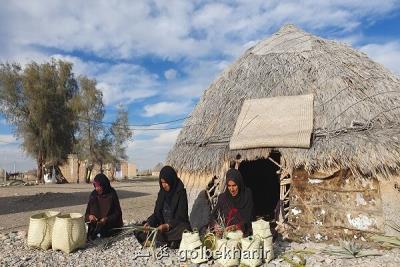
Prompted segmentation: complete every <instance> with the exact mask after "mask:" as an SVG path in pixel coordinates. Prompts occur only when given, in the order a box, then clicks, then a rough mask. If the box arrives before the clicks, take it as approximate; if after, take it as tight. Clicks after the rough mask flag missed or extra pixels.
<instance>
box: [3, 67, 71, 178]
mask: <svg viewBox="0 0 400 267" xmlns="http://www.w3.org/2000/svg"><path fill="white" fill-rule="evenodd" d="M77 91H78V86H77V82H76V80H75V78H74V74H73V73H72V64H71V63H68V62H64V61H61V60H57V61H56V60H51V61H50V62H48V63H43V64H38V63H36V62H32V63H30V64H28V65H26V66H25V68H21V66H20V65H18V64H16V63H14V64H9V63H7V64H0V100H1V106H0V108H1V112H2V113H3V114H4V115H5V117H6V119H7V121H8V122H9V123H10V124H12V125H13V126H14V130H15V132H14V133H15V134H16V136H17V137H18V138H21V139H22V147H23V149H24V150H25V151H26V152H27V154H28V155H30V156H32V157H33V158H35V159H36V162H37V177H38V180H39V181H42V179H43V166H44V164H45V163H50V164H58V163H59V161H60V160H63V159H65V158H66V157H67V155H68V153H70V152H71V148H72V143H73V136H74V132H75V129H76V127H75V126H76V123H75V120H76V116H74V112H73V108H72V106H73V102H74V99H75V98H76V94H77Z"/></svg>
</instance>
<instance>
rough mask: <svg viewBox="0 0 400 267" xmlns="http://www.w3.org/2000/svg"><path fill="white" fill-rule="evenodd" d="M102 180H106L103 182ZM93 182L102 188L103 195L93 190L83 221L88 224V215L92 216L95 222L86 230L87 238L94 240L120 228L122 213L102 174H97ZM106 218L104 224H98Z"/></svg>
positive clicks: (112, 190)
mask: <svg viewBox="0 0 400 267" xmlns="http://www.w3.org/2000/svg"><path fill="white" fill-rule="evenodd" d="M104 178H105V179H106V180H104ZM94 181H95V182H99V183H100V185H101V187H102V188H103V193H102V194H98V193H97V192H96V190H93V191H92V193H91V194H90V197H89V202H88V205H87V207H86V212H85V220H86V222H89V215H94V216H96V218H97V220H98V221H97V222H91V223H90V224H89V229H88V238H92V239H93V238H95V237H96V235H97V234H98V233H100V234H101V236H109V235H111V234H113V233H114V232H115V231H114V230H112V229H113V228H119V227H122V225H123V221H122V211H121V206H120V204H119V199H118V195H117V192H116V191H115V190H114V188H112V187H111V185H110V182H109V180H108V178H107V176H105V175H104V174H98V175H96V177H95V178H94ZM102 218H106V223H105V224H99V223H98V222H99V221H100V220H101V219H102Z"/></svg>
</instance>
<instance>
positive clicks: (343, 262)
mask: <svg viewBox="0 0 400 267" xmlns="http://www.w3.org/2000/svg"><path fill="white" fill-rule="evenodd" d="M100 242H102V240H96V241H95V242H93V243H91V244H88V245H87V246H86V248H84V249H80V250H77V251H76V252H74V253H71V254H65V253H63V252H60V251H52V250H47V251H43V250H39V249H31V248H28V247H27V246H26V232H25V231H18V232H11V233H8V234H0V247H1V248H2V249H1V252H0V266H55V265H59V266H179V265H181V266H182V265H185V266H196V265H195V264H190V263H184V262H180V260H179V257H178V253H177V251H176V250H170V249H166V250H164V252H166V253H167V255H168V256H165V257H162V258H159V259H156V258H153V257H151V256H150V257H137V258H135V252H138V251H141V246H140V244H139V243H138V242H137V240H136V239H135V237H134V236H128V237H125V238H124V239H122V240H119V241H116V242H114V243H113V244H112V245H111V246H110V248H108V249H106V250H103V251H102V250H101V243H100ZM326 246H327V245H326V244H317V243H304V244H299V243H288V242H280V243H278V244H275V248H274V250H275V253H276V254H277V257H276V258H275V259H274V260H273V261H271V262H270V263H268V264H264V266H271V267H272V266H291V265H290V264H289V263H287V262H285V261H284V260H283V259H282V257H281V256H282V255H283V253H286V254H285V255H287V253H290V251H298V250H314V251H320V250H322V249H323V248H324V247H326ZM142 252H143V255H145V253H147V250H142ZM157 252H158V253H159V254H158V255H161V254H160V253H161V252H162V251H161V250H157ZM380 252H381V253H382V254H383V255H382V256H374V257H364V258H358V259H338V258H335V257H331V256H326V255H324V254H320V253H316V254H313V255H309V256H305V260H306V266H368V267H371V266H400V253H399V252H400V250H399V249H393V250H382V251H380ZM294 261H296V258H294ZM208 265H217V264H214V262H213V261H209V262H208V263H207V264H202V265H201V266H208ZM217 266H218V265H217Z"/></svg>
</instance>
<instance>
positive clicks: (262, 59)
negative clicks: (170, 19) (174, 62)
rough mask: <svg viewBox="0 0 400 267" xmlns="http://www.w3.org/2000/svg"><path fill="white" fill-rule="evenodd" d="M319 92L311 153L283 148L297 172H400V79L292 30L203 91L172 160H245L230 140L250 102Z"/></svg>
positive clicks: (202, 167)
mask: <svg viewBox="0 0 400 267" xmlns="http://www.w3.org/2000/svg"><path fill="white" fill-rule="evenodd" d="M303 94H314V130H313V140H312V144H311V148H310V149H296V148H278V150H279V151H280V152H281V155H282V163H283V164H284V165H285V166H286V167H288V168H290V169H293V168H294V167H299V166H304V167H305V168H306V169H307V170H316V169H319V170H321V169H322V170H323V169H336V168H350V169H351V170H352V171H353V173H354V174H362V175H367V176H368V175H378V176H385V177H388V176H390V175H391V174H393V173H398V172H399V170H400V126H399V120H400V119H399V118H400V79H399V77H397V76H395V75H394V74H392V73H391V72H390V71H388V70H387V69H385V68H384V67H383V66H382V65H380V64H378V63H376V62H373V61H372V60H370V59H369V58H368V57H367V56H366V55H365V54H364V53H361V52H359V51H356V50H354V49H352V48H351V47H349V46H347V45H344V44H339V43H336V42H334V41H330V40H325V39H322V38H319V37H316V36H313V35H311V34H309V33H306V32H304V31H302V30H300V29H298V28H296V27H295V26H293V25H287V26H284V27H283V28H281V29H280V30H279V31H278V32H277V33H275V34H274V35H272V36H271V37H270V38H268V39H266V40H264V41H262V42H260V43H258V44H257V45H256V46H254V47H252V48H250V49H248V50H247V51H246V52H245V53H244V54H243V55H242V56H241V57H240V58H239V59H238V60H236V62H234V63H233V64H232V65H231V66H230V67H229V68H227V69H226V70H225V71H224V72H223V73H222V74H221V75H220V76H219V77H218V78H217V79H216V80H215V81H214V82H213V83H212V84H211V85H210V86H209V87H208V89H207V90H206V91H205V92H204V95H203V96H202V98H201V99H200V101H199V103H198V104H197V106H196V107H195V109H194V110H193V112H192V114H191V117H190V118H188V119H187V121H186V122H185V125H184V128H183V129H182V131H181V132H180V134H179V136H178V139H177V142H176V144H175V146H174V147H173V149H172V150H171V151H170V153H169V155H168V159H167V162H168V163H169V164H171V165H172V166H175V167H176V168H177V169H179V170H186V171H187V170H189V171H194V172H197V171H199V172H203V171H215V170H217V169H219V168H220V167H221V164H222V162H224V160H226V159H231V158H232V157H233V156H234V155H236V154H238V153H239V154H241V156H242V157H244V158H246V159H254V158H256V157H267V156H268V154H269V152H270V148H261V149H249V150H241V151H230V150H229V148H228V142H229V138H230V137H231V135H232V132H233V130H234V127H235V123H236V119H237V117H238V115H239V112H240V110H241V106H242V103H243V101H244V100H245V99H254V98H265V97H274V96H291V95H303Z"/></svg>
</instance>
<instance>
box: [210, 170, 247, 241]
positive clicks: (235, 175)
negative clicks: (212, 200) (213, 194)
mask: <svg viewBox="0 0 400 267" xmlns="http://www.w3.org/2000/svg"><path fill="white" fill-rule="evenodd" d="M253 218H254V208H253V195H252V192H251V189H250V188H248V187H245V185H244V183H243V178H242V175H241V174H240V172H239V171H238V170H236V169H230V170H228V172H227V173H226V190H225V191H224V192H223V193H222V194H220V195H219V196H218V201H217V205H216V206H215V207H214V209H213V210H212V211H211V215H210V219H209V226H210V228H211V229H213V230H214V232H215V233H216V234H217V235H218V236H221V235H222V232H223V231H224V230H225V231H226V232H230V231H236V230H241V231H242V232H243V234H244V236H248V235H250V234H251V232H252V230H251V221H252V220H253ZM221 220H222V221H221ZM220 224H223V225H224V227H225V229H223V228H222V225H220Z"/></svg>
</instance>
